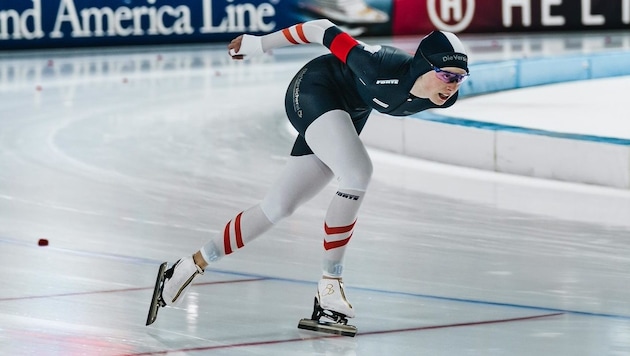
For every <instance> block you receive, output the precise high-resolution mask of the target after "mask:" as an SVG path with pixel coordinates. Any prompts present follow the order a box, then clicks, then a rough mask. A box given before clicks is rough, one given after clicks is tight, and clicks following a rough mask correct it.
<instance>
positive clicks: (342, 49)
mask: <svg viewBox="0 0 630 356" xmlns="http://www.w3.org/2000/svg"><path fill="white" fill-rule="evenodd" d="M357 44H359V42H357V40H355V39H354V38H352V36H350V35H349V34H347V33H345V32H343V33H340V34H338V35H337V36H335V38H333V40H332V42H331V43H330V52H331V53H332V54H334V55H335V57H337V58H339V60H341V61H342V62H344V63H346V59H347V58H348V53H350V50H351V49H352V48H353V47H354V46H356V45H357Z"/></svg>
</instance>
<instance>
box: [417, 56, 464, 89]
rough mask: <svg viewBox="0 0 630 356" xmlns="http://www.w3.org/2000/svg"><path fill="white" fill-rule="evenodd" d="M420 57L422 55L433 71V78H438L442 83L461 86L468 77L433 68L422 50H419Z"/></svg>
mask: <svg viewBox="0 0 630 356" xmlns="http://www.w3.org/2000/svg"><path fill="white" fill-rule="evenodd" d="M420 55H422V58H424V60H425V61H427V63H429V65H430V66H431V69H433V71H435V76H436V77H438V79H439V80H441V81H443V82H444V83H447V84H449V83H457V84H461V83H463V82H464V81H465V80H466V79H468V77H469V76H470V73H466V74H459V73H453V72H449V71H447V70H444V69H442V68H438V67H436V66H434V65H433V63H431V61H429V59H428V58H427V57H426V56H425V55H424V52H422V50H420Z"/></svg>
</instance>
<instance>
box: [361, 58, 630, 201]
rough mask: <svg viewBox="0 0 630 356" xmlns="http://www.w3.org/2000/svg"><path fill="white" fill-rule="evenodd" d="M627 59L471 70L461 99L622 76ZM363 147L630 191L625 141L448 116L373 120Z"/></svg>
mask: <svg viewBox="0 0 630 356" xmlns="http://www.w3.org/2000/svg"><path fill="white" fill-rule="evenodd" d="M628 63H630V52H612V53H599V54H588V55H578V56H567V57H554V58H535V59H518V60H509V61H504V62H498V63H480V64H476V65H472V66H471V73H473V76H471V78H470V80H468V81H466V82H465V83H464V85H462V87H461V88H460V94H461V98H466V97H470V96H474V95H486V94H491V93H496V92H500V91H504V90H512V89H519V88H526V87H532V86H539V85H547V84H553V83H564V82H569V81H577V80H589V79H597V78H609V77H615V76H622V75H630V66H628ZM361 136H362V138H363V140H364V142H366V144H367V145H369V146H372V147H375V148H380V149H384V150H387V151H391V152H395V153H400V154H404V155H408V156H413V157H418V158H422V159H427V160H431V161H436V162H442V163H447V164H453V165H458V166H464V167H471V168H478V169H484V170H490V171H495V172H502V173H510V174H517V175H524V176H531V177H538V178H546V179H554V180H560V181H568V182H575V183H587V184H595V185H601V186H608V187H615V188H623V189H630V140H627V139H620V138H613V137H600V136H589V135H579V134H568V133H562V132H552V131H545V130H538V129H529V128H523V127H517V126H509V125H501V124H493V123H488V122H482V121H475V120H468V119H463V118H457V117H449V116H444V115H440V114H439V110H429V111H425V112H422V113H419V114H416V115H413V116H409V117H403V118H400V117H393V116H388V115H384V114H379V113H374V114H373V116H372V118H371V119H370V121H369V122H368V125H366V128H365V129H364V131H363V133H362V134H361Z"/></svg>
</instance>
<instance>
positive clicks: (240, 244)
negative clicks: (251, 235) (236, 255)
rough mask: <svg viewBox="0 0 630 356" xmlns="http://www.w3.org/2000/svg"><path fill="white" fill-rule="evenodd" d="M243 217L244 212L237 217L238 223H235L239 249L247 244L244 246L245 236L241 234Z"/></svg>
mask: <svg viewBox="0 0 630 356" xmlns="http://www.w3.org/2000/svg"><path fill="white" fill-rule="evenodd" d="M241 215H243V212H242V211H241V212H240V213H239V214H238V215H236V222H235V223H234V228H235V229H236V246H237V247H238V248H241V247H243V246H245V244H243V235H242V234H241Z"/></svg>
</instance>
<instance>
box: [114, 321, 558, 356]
mask: <svg viewBox="0 0 630 356" xmlns="http://www.w3.org/2000/svg"><path fill="white" fill-rule="evenodd" d="M563 314H564V313H553V314H543V315H533V316H525V317H520V318H510V319H498V320H485V321H473V322H468V323H456V324H445V325H429V326H419V327H415V328H405V329H392V330H377V331H367V332H361V333H358V334H357V336H368V335H382V334H393V333H402V332H410V331H424V330H435V329H446V328H456V327H462V326H477V325H488V324H500V323H513V322H516V321H525V320H534V319H542V318H550V317H554V316H559V315H563ZM342 337H347V336H341V335H323V336H313V337H304V338H295V339H286V340H268V341H253V342H244V343H240V344H228V345H217V346H201V347H191V348H183V349H175V350H163V351H149V352H141V353H134V354H124V355H121V356H146V355H165V354H168V353H171V352H173V353H177V352H193V351H209V350H217V349H229V348H238V347H248V346H262V345H277V344H286V343H291V342H300V341H312V340H319V339H332V338H342Z"/></svg>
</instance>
